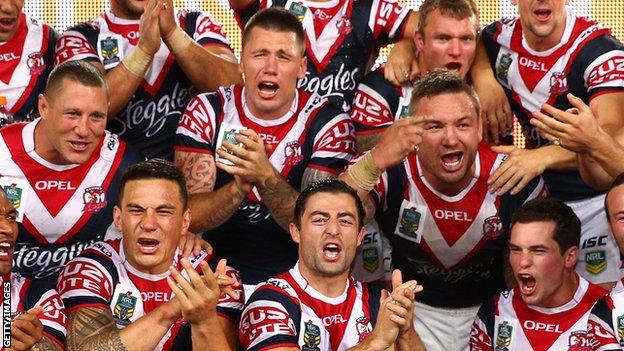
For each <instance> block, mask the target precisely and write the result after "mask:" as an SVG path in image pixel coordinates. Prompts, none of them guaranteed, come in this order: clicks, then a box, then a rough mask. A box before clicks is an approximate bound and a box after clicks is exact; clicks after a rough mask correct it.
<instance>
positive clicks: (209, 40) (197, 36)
mask: <svg viewBox="0 0 624 351" xmlns="http://www.w3.org/2000/svg"><path fill="white" fill-rule="evenodd" d="M182 16H186V21H187V24H188V27H187V33H189V35H191V37H192V38H193V40H195V42H197V43H198V44H200V45H202V46H209V45H220V46H225V47H227V48H229V49H230V50H232V48H231V46H230V42H229V41H228V39H227V36H226V34H225V30H224V29H223V27H222V26H221V23H219V21H217V19H216V18H214V17H212V16H210V14H209V13H208V12H195V11H194V12H188V13H186V12H185V11H183V12H182Z"/></svg>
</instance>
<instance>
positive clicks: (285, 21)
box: [241, 6, 305, 56]
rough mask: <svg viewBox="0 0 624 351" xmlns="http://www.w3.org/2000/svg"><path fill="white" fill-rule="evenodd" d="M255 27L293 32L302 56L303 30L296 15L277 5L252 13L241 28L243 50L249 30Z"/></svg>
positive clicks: (303, 48)
mask: <svg viewBox="0 0 624 351" xmlns="http://www.w3.org/2000/svg"><path fill="white" fill-rule="evenodd" d="M255 27H259V28H262V29H266V30H270V31H274V32H281V33H295V36H296V37H297V45H299V46H300V47H301V55H302V56H303V55H304V54H305V34H304V32H303V26H302V25H301V22H300V21H299V19H298V18H297V16H295V15H294V14H293V13H292V12H290V11H288V10H286V9H285V8H283V7H279V6H274V7H269V8H267V9H264V10H262V11H258V12H257V13H256V14H255V15H253V17H251V19H250V20H249V22H247V25H245V29H243V34H242V39H241V44H242V45H241V46H242V47H243V50H244V48H245V44H247V42H248V41H249V36H250V33H251V30H252V29H254V28H255Z"/></svg>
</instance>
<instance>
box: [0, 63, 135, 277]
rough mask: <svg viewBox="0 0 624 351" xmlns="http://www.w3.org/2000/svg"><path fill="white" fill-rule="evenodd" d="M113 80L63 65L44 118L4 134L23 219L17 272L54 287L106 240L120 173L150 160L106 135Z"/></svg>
mask: <svg viewBox="0 0 624 351" xmlns="http://www.w3.org/2000/svg"><path fill="white" fill-rule="evenodd" d="M107 109H108V88H107V86H106V81H105V80H104V78H103V77H102V75H101V74H100V72H98V71H97V69H95V68H94V67H93V66H91V65H89V64H87V63H84V62H70V63H66V64H62V65H60V66H57V67H56V68H55V69H54V70H53V71H52V73H50V77H49V79H48V82H47V85H46V89H45V91H44V93H43V95H40V96H39V111H40V112H41V118H39V119H36V120H35V121H32V122H30V123H16V124H12V125H10V126H8V127H5V128H3V129H2V130H0V185H2V186H3V187H4V188H5V189H11V191H10V196H11V201H12V202H13V203H14V204H15V205H16V207H17V210H18V212H19V214H20V223H19V224H18V226H19V235H18V238H17V244H16V247H15V256H14V262H15V266H14V270H15V271H16V272H19V273H21V274H22V275H24V276H27V277H32V278H37V279H45V280H46V281H48V282H49V284H50V286H51V287H52V286H54V285H55V283H56V278H57V276H58V273H59V271H60V270H61V268H62V267H63V266H64V265H65V264H67V262H69V260H70V259H72V258H73V257H75V256H77V255H78V254H79V253H80V251H82V250H83V249H84V248H85V247H86V246H88V245H90V244H92V243H94V242H96V241H99V240H102V239H104V236H105V233H106V230H107V228H108V227H109V226H110V224H111V223H112V222H113V218H112V212H113V206H114V205H115V204H116V199H117V186H118V184H119V180H120V178H121V172H122V171H123V170H124V169H125V168H126V167H128V166H129V165H131V164H133V163H136V162H139V161H141V160H142V159H143V157H142V156H141V155H140V154H139V153H138V152H136V151H135V150H134V149H132V148H131V147H127V146H126V144H125V143H124V142H121V141H119V140H118V138H117V137H116V136H115V135H113V134H110V133H108V132H106V131H105V126H106V113H107Z"/></svg>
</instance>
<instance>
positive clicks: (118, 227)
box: [113, 205, 123, 233]
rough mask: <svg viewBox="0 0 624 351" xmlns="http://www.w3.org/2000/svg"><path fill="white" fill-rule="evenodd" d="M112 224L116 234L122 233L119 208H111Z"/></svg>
mask: <svg viewBox="0 0 624 351" xmlns="http://www.w3.org/2000/svg"><path fill="white" fill-rule="evenodd" d="M113 224H114V225H115V229H116V230H117V231H118V232H120V233H123V232H122V231H121V208H119V206H118V205H115V207H113Z"/></svg>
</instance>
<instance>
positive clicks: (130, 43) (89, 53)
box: [56, 11, 230, 159]
mask: <svg viewBox="0 0 624 351" xmlns="http://www.w3.org/2000/svg"><path fill="white" fill-rule="evenodd" d="M176 20H177V21H178V24H179V25H180V27H181V28H182V29H184V31H185V32H186V33H187V34H188V35H189V36H190V37H191V38H193V40H195V41H196V42H197V43H199V44H201V45H203V46H210V45H218V46H223V47H227V48H230V46H229V43H228V41H227V39H226V38H225V34H224V32H223V30H222V28H221V25H220V24H219V23H218V22H216V21H215V20H214V19H213V18H211V17H210V16H209V15H208V14H207V13H204V12H186V11H179V12H178V14H177V16H176ZM138 41H139V21H138V20H125V19H121V18H117V17H115V15H113V14H112V13H111V12H106V13H103V14H102V15H100V17H98V18H96V19H94V20H92V21H91V22H89V23H83V24H79V25H77V26H74V27H71V28H69V29H68V30H67V31H65V32H64V33H63V35H62V36H61V38H60V39H59V42H58V44H57V46H56V61H57V63H58V64H60V63H63V62H65V61H69V60H86V61H99V62H101V63H102V65H103V66H104V69H106V70H107V71H108V70H111V69H113V68H115V67H116V66H117V65H118V64H120V63H121V61H122V60H123V59H124V57H125V56H127V55H129V53H130V52H132V50H134V48H135V47H136V45H137V44H138ZM192 88H193V87H192V85H191V82H190V80H189V79H188V77H187V76H186V74H185V73H184V71H183V70H182V68H180V66H179V65H178V63H177V62H176V61H175V57H174V55H173V53H171V52H170V51H169V48H168V47H167V45H165V44H164V43H161V45H160V49H159V50H158V52H157V53H156V54H155V55H154V59H153V60H152V64H151V66H150V67H149V69H148V70H147V72H146V73H145V76H144V77H143V80H142V82H141V85H140V86H139V87H138V88H137V91H136V92H135V94H134V95H133V97H132V98H131V99H130V101H129V102H128V104H127V105H126V107H125V108H124V109H123V110H122V111H121V112H120V113H119V114H118V115H117V116H115V118H114V119H112V120H111V121H110V122H109V124H108V128H109V130H110V131H111V132H113V133H116V134H119V136H120V137H121V138H122V139H123V140H125V141H126V142H128V143H130V144H132V145H134V146H135V147H136V148H138V149H139V150H140V151H141V152H143V153H144V154H145V156H147V157H148V158H153V157H161V158H167V159H173V136H174V134H175V130H176V127H177V125H178V120H179V119H180V116H181V115H182V112H183V111H184V108H186V105H187V104H188V102H189V100H190V99H191V97H193V96H194V95H195V93H194V92H193V89H192ZM111 89H113V90H114V87H111Z"/></svg>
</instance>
